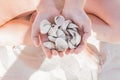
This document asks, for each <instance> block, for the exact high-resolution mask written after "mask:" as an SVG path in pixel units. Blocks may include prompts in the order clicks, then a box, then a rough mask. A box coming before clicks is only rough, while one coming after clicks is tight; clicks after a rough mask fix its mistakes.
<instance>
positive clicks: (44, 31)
mask: <svg viewBox="0 0 120 80" xmlns="http://www.w3.org/2000/svg"><path fill="white" fill-rule="evenodd" d="M50 28H51V23H50V22H49V21H48V20H42V21H41V23H40V32H41V33H42V34H47V33H48V31H49V29H50Z"/></svg>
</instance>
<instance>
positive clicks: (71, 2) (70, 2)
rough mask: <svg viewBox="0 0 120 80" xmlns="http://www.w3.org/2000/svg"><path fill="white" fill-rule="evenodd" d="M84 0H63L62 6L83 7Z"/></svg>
mask: <svg viewBox="0 0 120 80" xmlns="http://www.w3.org/2000/svg"><path fill="white" fill-rule="evenodd" d="M85 2H86V0H65V6H64V7H71V8H79V9H83V7H84V4H85Z"/></svg>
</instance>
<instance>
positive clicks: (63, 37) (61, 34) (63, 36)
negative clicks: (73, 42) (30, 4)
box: [57, 29, 66, 39]
mask: <svg viewBox="0 0 120 80" xmlns="http://www.w3.org/2000/svg"><path fill="white" fill-rule="evenodd" d="M57 37H58V38H62V39H66V35H65V33H64V32H63V31H62V30H60V29H58V30H57Z"/></svg>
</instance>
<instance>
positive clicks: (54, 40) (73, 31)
mask: <svg viewBox="0 0 120 80" xmlns="http://www.w3.org/2000/svg"><path fill="white" fill-rule="evenodd" d="M54 22H55V24H51V23H50V22H49V21H48V20H42V21H41V23H40V32H41V34H47V35H48V41H46V42H43V45H44V46H45V47H46V48H48V49H55V50H57V51H65V50H67V49H74V48H77V46H78V45H79V44H80V42H81V35H80V34H79V32H78V26H77V25H75V24H74V23H73V22H72V21H71V20H65V18H64V17H63V16H61V15H60V16H56V17H55V18H54Z"/></svg>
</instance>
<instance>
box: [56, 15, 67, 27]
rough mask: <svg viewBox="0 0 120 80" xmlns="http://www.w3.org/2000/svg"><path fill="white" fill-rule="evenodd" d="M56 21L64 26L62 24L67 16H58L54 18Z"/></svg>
mask: <svg viewBox="0 0 120 80" xmlns="http://www.w3.org/2000/svg"><path fill="white" fill-rule="evenodd" d="M54 21H55V24H56V25H58V26H62V24H63V23H64V21H65V18H64V17H63V16H56V17H55V18H54Z"/></svg>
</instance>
